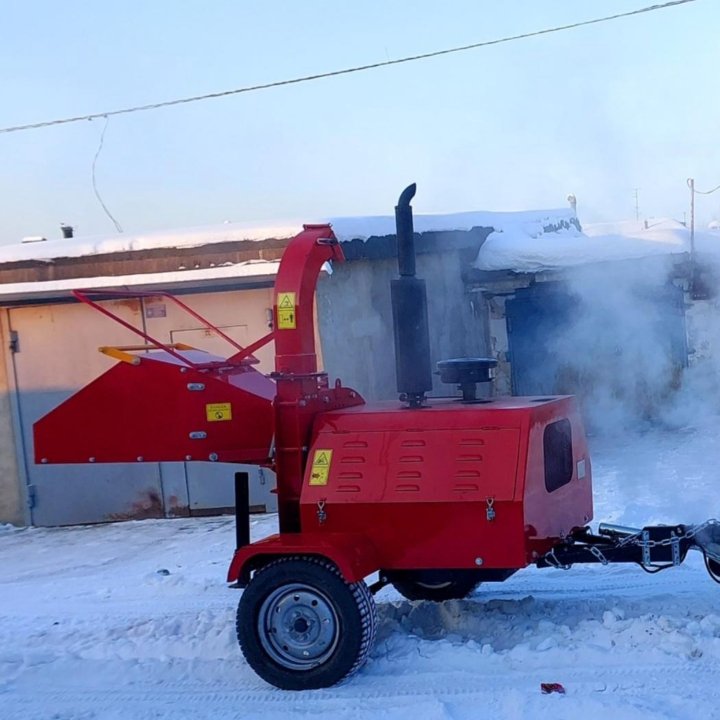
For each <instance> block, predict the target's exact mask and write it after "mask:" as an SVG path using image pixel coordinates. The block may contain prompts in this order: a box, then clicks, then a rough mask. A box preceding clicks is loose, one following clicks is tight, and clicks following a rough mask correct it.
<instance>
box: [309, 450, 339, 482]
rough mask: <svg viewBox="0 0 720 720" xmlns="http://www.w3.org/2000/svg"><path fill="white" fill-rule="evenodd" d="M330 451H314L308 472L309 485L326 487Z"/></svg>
mask: <svg viewBox="0 0 720 720" xmlns="http://www.w3.org/2000/svg"><path fill="white" fill-rule="evenodd" d="M332 454H333V451H332V450H316V451H315V455H314V456H313V461H312V468H311V470H310V484H311V485H327V484H328V477H329V475H330V463H331V462H332Z"/></svg>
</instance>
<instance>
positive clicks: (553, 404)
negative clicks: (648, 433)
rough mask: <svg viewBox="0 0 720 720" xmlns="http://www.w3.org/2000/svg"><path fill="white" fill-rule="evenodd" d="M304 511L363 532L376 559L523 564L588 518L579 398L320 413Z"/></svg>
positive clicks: (318, 521)
mask: <svg viewBox="0 0 720 720" xmlns="http://www.w3.org/2000/svg"><path fill="white" fill-rule="evenodd" d="M548 427H550V429H549V430H547V428H548ZM544 446H547V447H544ZM546 449H547V452H546ZM555 485H557V487H555ZM301 517H302V529H303V533H305V532H310V533H320V534H322V533H333V532H335V533H348V534H358V535H362V536H365V537H366V538H367V539H368V540H369V542H370V543H371V545H372V546H373V547H374V549H375V551H376V553H377V557H378V559H379V565H378V567H380V568H386V569H421V568H423V569H430V568H479V567H482V568H488V569H490V568H507V569H510V568H521V567H525V566H526V565H527V564H529V563H530V562H532V561H533V559H534V558H535V557H537V555H538V554H541V553H544V552H546V551H547V550H549V549H550V547H551V546H552V545H554V544H555V543H556V542H557V541H558V540H559V539H560V538H562V537H563V536H565V535H566V534H567V533H569V532H570V531H571V530H572V529H573V528H576V527H580V526H583V525H585V524H587V522H588V521H589V520H590V519H591V518H592V491H591V479H590V460H589V454H588V451H587V447H586V443H585V435H584V431H583V427H582V423H581V420H580V416H579V414H578V412H577V409H576V406H575V403H574V400H573V399H572V398H569V397H562V398H502V399H498V400H495V401H493V402H490V403H476V404H463V403H460V402H448V401H433V402H432V403H431V404H430V406H429V407H427V408H423V409H415V410H411V409H406V408H400V407H398V406H397V404H387V405H375V406H367V405H365V406H361V407H357V408H351V409H346V410H339V411H335V412H329V413H324V414H322V415H320V416H318V418H317V420H316V424H315V430H314V440H313V445H312V449H311V451H310V455H309V458H308V463H307V472H306V475H305V482H304V485H303V491H302V498H301Z"/></svg>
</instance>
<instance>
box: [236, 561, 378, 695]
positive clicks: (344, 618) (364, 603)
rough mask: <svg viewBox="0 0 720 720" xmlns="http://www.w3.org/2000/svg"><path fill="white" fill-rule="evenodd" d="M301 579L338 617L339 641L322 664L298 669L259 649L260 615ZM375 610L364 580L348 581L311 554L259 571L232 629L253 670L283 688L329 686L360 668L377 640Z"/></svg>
mask: <svg viewBox="0 0 720 720" xmlns="http://www.w3.org/2000/svg"><path fill="white" fill-rule="evenodd" d="M294 583H303V584H305V585H306V586H309V587H313V588H317V589H318V590H319V591H321V592H322V593H323V595H324V596H325V597H326V598H327V599H328V600H329V602H330V604H331V605H332V608H333V610H334V612H335V614H336V616H337V619H338V624H337V633H336V637H337V641H336V646H335V648H334V650H333V651H332V654H331V655H330V656H329V657H328V658H327V659H325V660H324V661H323V662H322V663H320V664H318V665H316V666H314V667H312V668H310V669H302V670H296V669H291V668H288V667H284V666H283V665H282V664H280V663H279V662H277V661H276V659H275V658H273V657H272V656H271V655H270V654H269V652H268V651H267V650H266V648H265V647H263V642H262V641H261V639H260V635H259V633H260V632H261V630H260V628H259V626H260V625H261V624H262V623H259V622H258V620H259V614H260V612H261V610H262V607H263V603H264V602H265V600H266V599H267V598H268V597H269V596H270V595H271V594H272V593H273V592H274V591H276V590H278V589H279V588H282V587H283V586H285V585H288V586H289V585H292V584H294ZM376 628H377V609H376V607H375V600H374V598H373V596H372V594H371V593H370V590H369V589H368V587H367V585H366V584H365V583H364V582H363V581H360V582H356V583H352V584H350V583H347V582H345V580H344V579H343V578H342V576H341V575H340V572H339V571H338V569H337V568H336V567H335V565H333V564H332V563H331V562H329V561H327V560H324V559H322V558H315V557H286V558H280V559H279V560H274V561H273V562H271V563H269V564H268V565H266V566H265V567H263V568H262V569H260V570H258V571H257V572H256V573H255V575H254V576H253V578H252V580H251V581H250V583H249V584H248V586H247V588H246V589H245V590H244V592H243V594H242V597H241V598H240V603H239V605H238V610H237V622H236V630H237V637H238V642H239V643H240V648H241V650H242V652H243V655H244V656H245V659H246V660H247V662H248V664H249V665H250V667H252V669H253V670H254V671H255V672H256V673H257V674H258V675H259V676H260V677H261V678H262V679H263V680H265V681H266V682H268V683H270V684H271V685H274V686H275V687H278V688H280V689H282V690H314V689H316V688H324V687H330V686H331V685H335V684H337V683H339V682H340V681H341V680H344V679H346V678H348V677H350V676H351V675H352V674H353V673H355V672H357V670H359V669H360V667H362V665H363V664H364V663H365V661H366V660H367V657H368V654H369V652H370V650H371V648H372V645H373V643H374V641H375V632H376Z"/></svg>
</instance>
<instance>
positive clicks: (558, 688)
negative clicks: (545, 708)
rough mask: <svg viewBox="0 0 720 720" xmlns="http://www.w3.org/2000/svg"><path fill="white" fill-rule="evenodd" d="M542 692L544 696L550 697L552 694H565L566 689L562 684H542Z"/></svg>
mask: <svg viewBox="0 0 720 720" xmlns="http://www.w3.org/2000/svg"><path fill="white" fill-rule="evenodd" d="M540 690H541V691H542V694H543V695H550V693H559V694H560V695H564V694H565V688H564V687H563V686H562V685H561V684H560V683H540Z"/></svg>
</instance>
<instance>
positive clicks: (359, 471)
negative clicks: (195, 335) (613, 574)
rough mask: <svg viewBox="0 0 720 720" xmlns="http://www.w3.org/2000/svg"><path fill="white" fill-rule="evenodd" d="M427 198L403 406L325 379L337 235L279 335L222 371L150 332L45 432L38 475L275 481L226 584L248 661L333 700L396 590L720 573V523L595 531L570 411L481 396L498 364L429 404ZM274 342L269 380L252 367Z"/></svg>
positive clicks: (455, 380) (446, 592)
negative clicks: (112, 468)
mask: <svg viewBox="0 0 720 720" xmlns="http://www.w3.org/2000/svg"><path fill="white" fill-rule="evenodd" d="M414 194H415V186H414V185H411V186H410V187H408V188H407V189H406V190H405V191H404V192H403V193H402V195H401V196H400V200H399V202H398V206H397V207H396V208H395V214H396V222H397V244H398V266H399V277H398V278H397V279H396V280H393V281H392V288H391V290H392V310H393V319H394V332H395V361H396V369H397V386H398V391H399V393H400V400H399V401H395V402H387V403H381V404H366V403H365V401H364V400H363V398H362V397H361V395H360V394H359V393H358V392H357V391H355V390H352V389H350V388H347V387H344V386H343V385H342V384H341V382H340V381H339V380H336V381H335V382H334V383H332V384H331V383H329V382H328V376H327V374H326V373H325V372H319V371H318V366H317V359H316V355H315V332H314V320H313V301H314V294H315V286H316V283H317V278H318V275H319V273H320V271H321V268H322V266H323V264H324V263H326V262H328V261H334V262H341V261H342V260H343V253H342V249H341V246H340V244H339V243H338V241H337V239H336V238H335V236H334V235H333V232H332V229H331V227H330V226H329V225H306V226H305V227H304V230H303V232H301V233H300V234H299V235H297V236H296V237H295V238H294V239H293V240H292V241H291V242H290V244H289V245H288V247H287V249H286V251H285V253H284V255H283V258H282V261H281V264H280V268H279V271H278V275H277V280H276V283H275V300H274V308H273V313H274V329H273V331H272V332H271V333H270V334H269V335H267V336H266V337H264V338H261V339H260V340H258V341H257V342H256V343H254V344H253V345H251V346H249V347H247V348H244V349H243V348H238V351H237V353H236V354H235V355H233V356H231V357H229V358H227V359H225V358H220V357H214V356H210V355H208V354H207V353H202V352H200V351H197V350H194V349H192V348H188V347H187V346H165V345H162V344H160V343H158V342H157V341H154V340H152V338H149V337H148V336H146V335H144V334H143V333H142V332H140V331H136V332H138V333H139V334H141V335H142V336H143V337H144V338H145V340H146V341H149V342H150V343H151V344H150V346H147V345H143V346H134V347H130V348H127V347H126V348H102V350H103V351H104V352H106V353H107V354H110V355H111V356H114V357H116V358H117V359H119V360H120V362H118V363H117V364H116V365H115V366H114V367H113V368H111V369H110V370H108V371H107V372H106V373H105V374H104V375H102V376H101V377H99V378H98V379H97V380H95V381H94V382H92V383H91V384H90V385H88V386H87V387H85V388H83V389H82V390H80V391H79V392H78V393H76V394H75V395H74V396H72V397H71V398H69V399H68V400H67V401H66V402H64V403H63V404H62V405H60V406H59V407H58V408H56V409H55V410H53V411H52V412H51V413H49V414H48V415H46V416H45V417H44V418H42V419H41V420H39V421H38V422H37V423H36V425H35V453H36V460H37V462H41V463H69V462H127V461H139V462H142V461H161V460H162V461H172V460H182V461H225V462H242V463H256V464H259V465H264V466H267V467H270V468H272V469H273V470H274V471H275V472H276V474H277V494H278V507H279V533H278V534H276V535H273V536H271V537H269V538H266V539H264V540H261V541H259V542H255V543H250V538H249V535H250V532H249V512H248V477H247V474H246V473H237V474H236V476H235V485H236V488H235V489H236V506H237V548H236V550H235V554H234V557H233V559H232V563H231V565H230V570H229V573H228V582H230V583H233V584H234V585H236V586H238V587H241V588H244V592H243V594H242V596H241V598H240V604H239V607H238V613H237V635H238V639H239V642H240V646H241V648H242V651H243V653H244V655H245V657H246V659H247V661H248V663H249V664H250V665H251V666H252V667H253V669H254V670H255V671H256V672H257V673H258V674H259V675H260V676H261V677H262V678H264V679H265V680H267V681H268V682H269V683H272V684H273V685H276V686H277V687H280V688H285V689H307V688H319V687H326V686H329V685H333V684H334V683H337V682H339V681H340V680H342V679H343V678H346V677H347V676H349V675H350V674H352V673H353V672H355V671H356V670H357V669H358V668H359V667H360V666H361V665H362V664H363V663H364V662H365V660H366V658H367V655H368V653H369V651H370V648H371V646H372V643H373V639H374V635H375V626H376V611H375V601H374V598H373V595H374V593H375V592H377V591H378V590H379V589H381V588H382V587H383V586H385V585H386V584H388V583H390V584H392V585H393V586H394V587H395V588H396V589H397V590H398V591H399V592H400V593H402V595H404V596H405V597H407V598H409V599H411V600H438V601H440V600H446V599H452V598H462V597H465V596H467V595H468V594H470V593H471V592H473V590H474V589H475V588H476V587H477V586H478V585H479V584H480V583H483V582H498V581H503V580H505V579H507V578H508V577H510V576H511V575H512V574H513V573H515V572H516V571H517V570H519V569H521V568H524V567H527V566H528V565H535V566H537V567H556V568H565V569H567V568H569V567H570V566H571V565H573V564H574V563H602V564H607V563H616V562H632V563H637V564H638V565H640V566H641V567H642V568H643V569H645V570H647V571H648V572H656V571H658V570H660V569H664V568H667V567H672V566H674V565H678V564H680V563H681V562H682V561H683V560H684V559H685V556H686V554H687V552H688V550H689V549H690V548H696V549H699V550H701V551H702V552H703V554H704V556H705V561H706V565H707V568H708V570H709V572H710V574H711V575H712V576H713V577H714V578H715V579H717V578H718V577H720V544H718V542H719V541H720V533H719V532H718V526H717V523H716V522H715V521H713V520H710V521H708V522H706V523H703V524H702V525H672V526H649V527H644V528H628V527H622V526H617V525H607V524H601V525H600V526H599V527H598V530H597V531H596V532H593V531H592V530H591V529H590V527H589V525H588V523H589V522H590V520H591V519H592V515H593V505H592V487H591V464H590V456H589V454H588V448H587V445H586V441H585V435H584V431H583V425H582V420H581V418H580V415H579V413H578V409H577V407H576V404H575V401H574V400H573V398H572V397H504V398H493V397H492V393H491V392H487V391H484V392H478V386H480V388H481V389H483V390H487V389H488V388H490V387H491V385H492V377H493V372H494V366H495V361H494V360H492V359H487V358H458V359H453V360H446V361H443V362H440V363H438V372H439V374H440V377H441V380H443V381H444V382H447V383H449V384H450V385H452V386H454V387H455V388H456V393H455V395H453V396H451V397H444V398H432V397H427V393H428V392H429V391H430V390H431V389H432V370H431V365H430V352H429V328H428V320H427V302H426V290H425V283H424V281H423V280H421V279H418V278H417V277H416V275H415V249H414V233H413V221H412V209H411V207H410V201H411V200H412V198H413V196H414ZM78 297H79V299H82V300H85V301H87V302H89V303H90V304H92V305H95V306H96V307H98V308H100V309H102V307H101V306H100V305H97V303H94V302H93V301H91V300H90V299H89V297H88V295H87V294H86V293H78ZM131 329H134V328H131ZM270 340H274V341H275V349H276V358H275V372H273V373H272V374H271V376H270V377H269V378H268V377H265V376H263V375H262V374H261V373H259V372H258V371H257V370H256V369H255V368H254V367H253V358H252V353H253V352H254V351H255V350H257V348H259V347H260V346H261V345H263V344H264V343H267V342H269V341H270ZM137 350H142V353H140V354H138V353H137V352H136V351H137ZM148 350H150V351H148ZM366 580H368V583H366Z"/></svg>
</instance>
